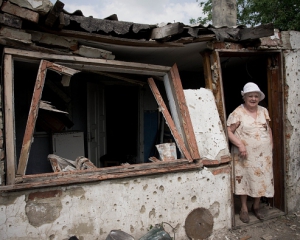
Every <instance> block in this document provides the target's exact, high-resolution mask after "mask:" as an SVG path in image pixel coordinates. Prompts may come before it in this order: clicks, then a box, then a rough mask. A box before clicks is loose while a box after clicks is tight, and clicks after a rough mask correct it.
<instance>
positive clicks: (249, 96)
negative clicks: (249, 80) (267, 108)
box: [244, 92, 260, 107]
mask: <svg viewBox="0 0 300 240" xmlns="http://www.w3.org/2000/svg"><path fill="white" fill-rule="evenodd" d="M259 98H260V94H259V93H258V92H250V93H246V94H245V95H244V101H245V105H246V106H247V107H256V106H257V105H258V103H259Z"/></svg>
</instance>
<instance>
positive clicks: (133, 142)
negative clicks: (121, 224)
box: [5, 49, 201, 184]
mask: <svg viewBox="0 0 300 240" xmlns="http://www.w3.org/2000/svg"><path fill="white" fill-rule="evenodd" d="M20 52H21V54H20V55H21V56H19V53H20ZM24 52H25V51H24ZM28 53H29V55H31V56H30V57H29V60H28V59H26V58H24V57H23V56H22V51H18V53H17V52H16V51H15V50H13V49H9V50H7V55H6V60H5V71H6V73H7V75H6V80H5V96H6V99H5V102H6V105H7V106H8V107H6V112H5V115H6V116H5V117H6V121H8V122H9V121H10V120H11V122H12V123H13V124H7V126H6V149H7V183H8V184H14V183H15V182H31V181H35V180H34V179H38V178H39V177H40V176H43V179H45V177H46V178H53V177H52V176H51V173H53V172H61V171H63V170H66V169H67V170H75V169H76V170H80V169H89V170H90V169H93V166H95V168H94V169H99V170H96V171H101V169H103V168H105V167H111V166H120V165H122V164H125V165H128V164H137V163H149V164H148V165H145V167H143V168H141V167H139V166H137V167H135V168H134V169H135V170H134V171H133V172H138V171H143V172H144V171H145V169H148V171H149V173H151V172H152V173H154V172H155V173H156V172H164V171H165V172H168V171H172V169H173V170H176V169H186V168H190V169H192V168H199V166H201V164H200V163H199V164H200V165H199V164H198V163H196V164H194V165H186V163H188V162H192V161H193V160H194V159H199V158H200V157H199V156H197V154H198V155H199V153H198V151H197V153H196V155H195V153H192V154H194V155H191V154H190V153H189V151H190V149H191V147H193V148H195V149H196V147H197V146H196V145H195V144H194V146H192V145H190V146H188V148H189V149H187V148H186V144H191V142H190V141H186V139H182V137H181V135H180V134H179V132H177V131H178V130H177V129H178V128H180V126H179V127H178V125H176V124H175V123H174V122H173V119H172V117H171V112H172V115H174V114H176V112H177V111H183V112H184V111H185V112H186V113H187V112H188V111H187V108H184V107H182V106H174V107H175V108H179V110H176V109H175V110H174V109H173V110H172V109H171V108H172V107H169V106H168V107H167V106H166V102H168V100H167V95H168V94H169V95H168V98H170V97H171V98H172V97H174V96H172V95H170V93H167V94H166V93H164V92H163V91H165V90H164V88H165V87H166V88H168V86H166V84H164V83H165V82H168V84H169V85H170V84H171V82H170V79H175V80H176V81H175V84H181V82H180V78H179V74H178V70H177V68H176V66H175V68H174V67H173V68H172V69H171V68H170V67H163V66H154V65H153V66H151V65H143V64H138V63H120V62H118V63H117V65H112V64H109V63H108V64H106V62H105V61H101V60H100V61H99V63H97V64H95V63H88V62H83V63H82V62H81V63H80V61H79V63H78V64H77V62H76V60H74V59H73V58H68V57H65V58H66V59H65V61H62V59H59V62H58V57H55V56H52V55H47V54H46V55H45V58H50V59H49V60H52V61H53V63H52V62H50V61H48V60H47V61H44V60H42V58H41V57H40V56H36V55H35V53H33V52H26V54H28ZM10 54H13V55H14V54H15V55H16V56H17V57H15V58H13V57H12V56H11V55H10ZM79 59H82V58H79ZM74 61H75V63H74ZM54 62H57V63H58V65H57V64H56V63H54ZM39 63H41V64H42V63H47V64H48V66H52V64H53V65H54V66H61V67H62V68H65V69H68V71H72V69H73V68H72V67H74V66H75V67H76V69H77V70H78V71H80V72H79V73H77V70H76V71H75V70H73V71H74V72H72V74H67V76H65V74H64V73H63V72H61V71H55V70H57V69H54V71H51V69H49V71H47V74H45V76H44V77H45V79H44V80H45V81H44V83H41V82H42V81H43V77H41V75H40V74H41V72H40V71H38V66H39ZM118 64H119V65H122V66H118ZM49 68H51V67H49ZM86 69H88V71H87V70H86ZM37 72H39V74H38V75H36V74H37ZM75 73H76V74H75ZM13 75H14V77H12V76H13ZM72 75H73V76H72ZM163 78H165V80H163ZM154 79H155V80H154ZM12 80H14V81H12ZM9 82H10V84H11V85H9V84H8V83H9ZM148 82H149V83H150V82H151V88H152V90H153V86H154V87H155V88H156V90H155V96H156V97H157V96H159V97H160V99H159V101H158V100H157V99H156V100H157V101H155V98H154V97H153V93H154V92H151V90H150V87H149V85H148ZM164 85H165V86H164ZM145 86H146V87H145ZM171 88H174V86H173V87H172V86H171V85H170V86H169V90H167V91H171V92H172V90H171ZM162 89H163V91H162ZM176 89H177V90H178V89H182V87H181V86H176ZM37 92H38V93H37ZM172 94H174V93H172ZM9 95H10V96H11V97H10V98H9V97H8V96H9ZM149 96H151V98H150V97H149ZM179 100H180V101H183V100H184V97H183V96H182V93H181V96H180V94H179ZM157 104H158V105H159V108H157ZM10 110H12V111H10ZM28 113H29V114H28ZM32 113H34V114H32ZM161 113H162V115H164V118H165V119H163V118H162V117H161ZM185 115H186V114H185ZM175 118H177V120H178V119H179V118H180V116H179V114H178V113H177V116H175ZM153 120H154V121H153ZM184 121H185V122H187V119H184ZM147 122H148V123H149V122H151V123H152V122H154V123H155V124H154V126H151V127H150V129H151V131H150V132H151V133H152V132H154V133H155V134H153V133H152V136H150V138H149V137H148V134H147V130H149V129H148V125H145V124H147ZM165 123H167V124H165ZM189 124H190V123H189ZM162 126H163V127H162ZM185 127H187V128H186V129H181V130H180V131H190V133H189V135H190V136H191V134H193V131H192V129H191V128H190V129H188V125H186V126H185ZM152 130H153V131H152ZM165 130H167V131H169V135H168V134H164V133H165V132H167V131H165ZM146 134H147V135H146ZM181 134H182V133H181ZM161 135H162V136H161ZM190 136H189V137H190ZM13 139H16V141H14V140H13ZM145 140H146V141H145ZM144 141H145V142H146V143H147V144H144ZM147 141H148V142H147ZM184 141H185V142H184ZM163 142H173V143H174V142H175V143H176V144H173V145H172V147H173V146H174V145H175V147H176V153H177V156H176V159H180V158H182V161H173V162H162V161H159V162H158V163H155V164H162V166H163V165H165V166H167V167H168V168H166V169H160V170H159V171H158V170H155V171H153V170H151V169H152V168H153V165H155V164H153V163H150V162H151V160H152V158H151V157H152V154H153V145H154V146H155V145H156V143H163ZM145 150H147V151H145ZM194 151H195V150H194ZM74 152H76V153H74ZM72 154H75V155H72ZM156 154H158V155H156V156H157V158H161V156H160V155H159V152H158V150H157V149H156ZM70 156H71V157H70ZM76 156H77V157H78V159H77V157H76ZM153 156H154V157H155V154H154V155H153ZM183 166H184V167H183ZM65 168H66V169H65ZM131 169H133V168H132V167H131ZM15 171H17V175H16V178H15V176H14V172H15ZM131 172H132V170H131ZM49 174H50V175H49ZM97 174H98V175H99V174H102V175H103V174H105V175H106V177H105V178H109V176H107V172H105V173H104V172H102V173H100V172H98V173H97ZM97 174H94V175H95V177H96V178H97V176H96V175H97ZM131 174H132V173H131ZM121 175H122V176H128V173H126V168H125V167H124V168H122V173H121ZM59 176H60V175H59ZM61 176H63V174H62V175H61ZM25 179H26V180H25ZM76 181H78V180H77V179H76V177H74V182H76ZM87 181H88V180H87ZM89 181H90V180H89ZM60 183H62V180H60ZM51 184H54V183H51Z"/></svg>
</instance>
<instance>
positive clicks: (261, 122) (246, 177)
mask: <svg viewBox="0 0 300 240" xmlns="http://www.w3.org/2000/svg"><path fill="white" fill-rule="evenodd" d="M267 121H270V117H269V113H268V110H267V109H266V108H264V107H261V106H258V110H257V117H256V119H254V118H253V117H252V116H250V115H249V114H248V112H247V110H246V109H245V108H244V106H243V105H240V106H239V107H237V108H236V109H235V110H234V111H233V112H232V113H231V114H230V115H229V117H228V120H227V126H230V125H231V124H235V123H238V122H239V123H240V124H239V126H238V127H237V129H236V130H235V132H234V135H236V136H237V137H238V138H239V139H241V141H242V142H243V143H244V145H245V147H246V149H247V157H246V158H241V157H240V156H239V150H238V148H237V147H236V146H235V145H232V149H231V153H232V156H233V161H234V193H235V194H237V195H248V196H251V197H262V196H265V197H273V196H274V184H273V164H272V161H273V159H272V139H271V136H270V133H269V131H270V129H269V125H268V123H267Z"/></svg>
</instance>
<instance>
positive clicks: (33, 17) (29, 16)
mask: <svg viewBox="0 0 300 240" xmlns="http://www.w3.org/2000/svg"><path fill="white" fill-rule="evenodd" d="M1 10H2V11H3V12H6V13H9V14H11V15H15V16H17V17H20V18H23V19H26V20H28V21H30V22H34V23H38V22H39V14H38V13H37V12H34V11H31V10H28V9H26V8H21V7H19V6H17V5H14V4H11V3H10V2H4V3H3V4H2V7H1Z"/></svg>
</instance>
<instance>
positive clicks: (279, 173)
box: [220, 52, 285, 227]
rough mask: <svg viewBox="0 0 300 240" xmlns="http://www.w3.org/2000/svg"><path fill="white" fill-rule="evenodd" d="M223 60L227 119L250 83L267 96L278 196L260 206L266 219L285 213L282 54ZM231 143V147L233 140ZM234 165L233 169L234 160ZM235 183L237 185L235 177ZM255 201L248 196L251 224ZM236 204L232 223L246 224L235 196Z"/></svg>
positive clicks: (222, 56) (224, 57) (241, 55)
mask: <svg viewBox="0 0 300 240" xmlns="http://www.w3.org/2000/svg"><path fill="white" fill-rule="evenodd" d="M220 62H221V69H222V81H223V90H224V93H223V94H224V105H225V110H226V119H227V118H228V116H229V114H230V113H231V112H232V111H233V110H234V109H235V108H236V107H238V106H239V105H240V104H242V103H243V99H242V96H241V90H242V89H243V86H244V85H245V84H246V83H247V82H254V83H256V84H257V85H258V86H259V88H260V89H261V91H262V92H264V93H265V95H266V97H265V99H264V100H263V101H261V102H260V105H262V106H263V107H265V108H267V109H268V111H269V114H270V118H271V123H270V125H271V128H272V133H273V142H274V149H273V172H274V187H275V195H274V197H273V198H265V197H262V198H261V208H262V211H264V212H265V215H266V217H267V218H272V217H275V216H278V215H282V214H284V212H285V197H284V196H285V193H284V184H283V183H284V148H283V146H284V144H283V123H282V119H283V97H282V89H281V86H282V77H281V69H282V68H281V64H282V63H281V53H280V52H276V53H274V52H272V53H271V52H269V53H266V52H264V53H261V52H260V53H259V52H252V53H239V52H234V53H228V52H227V53H220ZM229 145H230V147H231V143H229ZM232 166H233V168H234V163H233V164H232ZM233 172H234V171H233ZM232 183H233V184H234V180H233V181H232ZM252 202H253V200H252V199H251V198H250V197H248V201H247V203H248V210H249V217H250V223H256V222H259V220H258V219H257V218H256V217H255V216H254V215H253V214H252V213H251V211H250V209H251V205H252ZM233 203H234V207H233V213H234V219H233V226H234V227H239V226H243V225H245V224H244V223H242V222H241V221H240V219H239V212H240V198H239V196H237V195H233Z"/></svg>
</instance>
